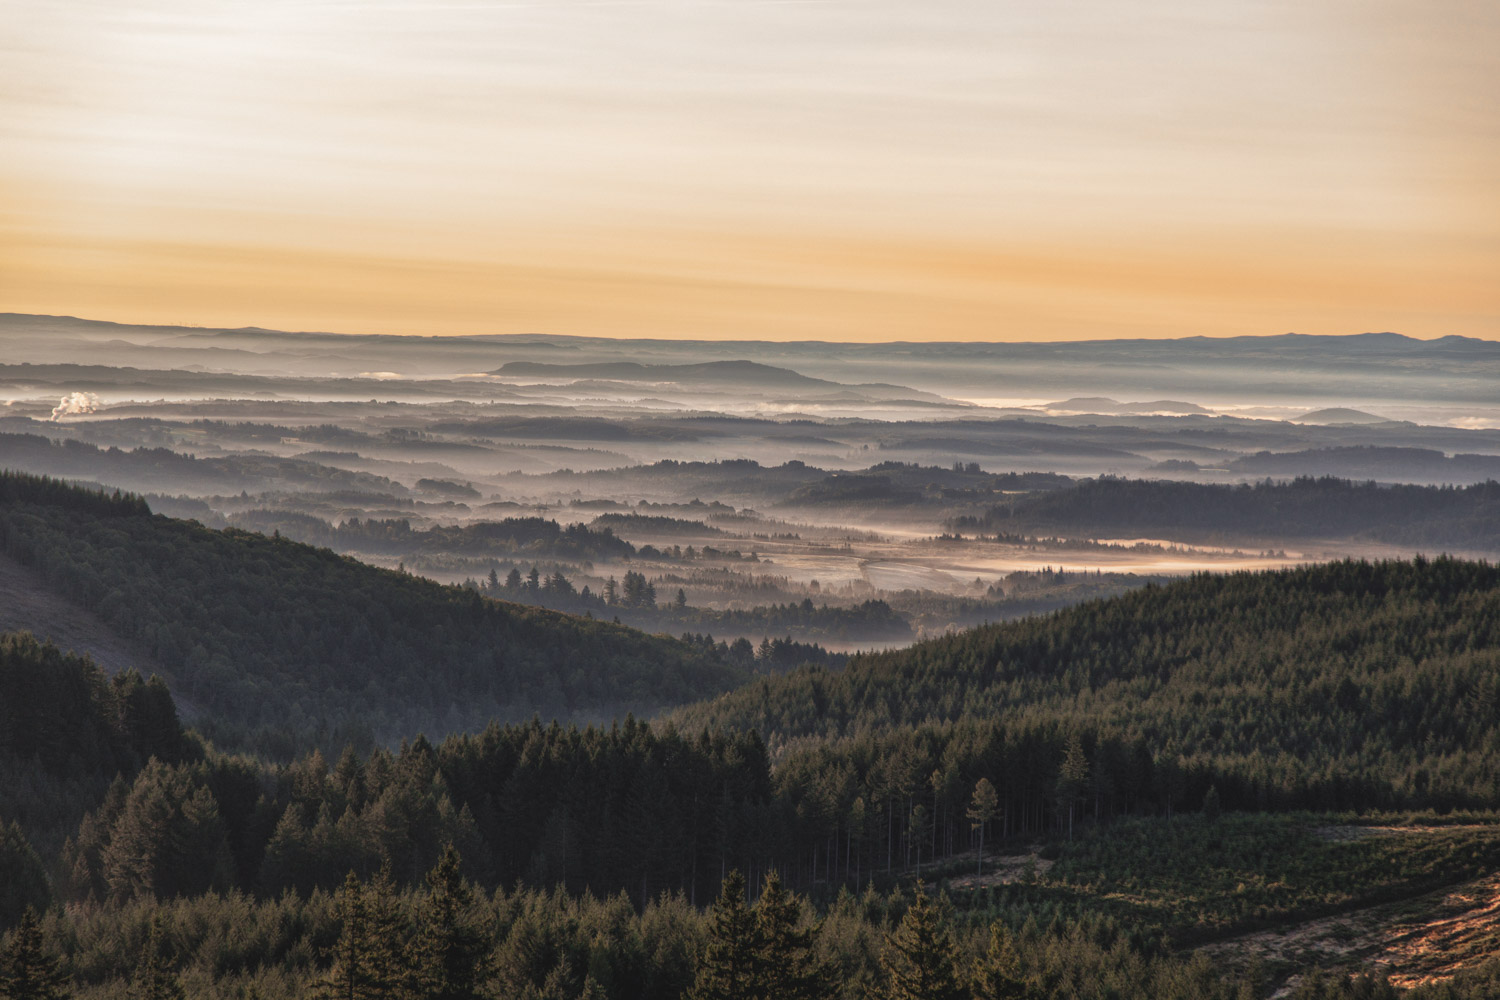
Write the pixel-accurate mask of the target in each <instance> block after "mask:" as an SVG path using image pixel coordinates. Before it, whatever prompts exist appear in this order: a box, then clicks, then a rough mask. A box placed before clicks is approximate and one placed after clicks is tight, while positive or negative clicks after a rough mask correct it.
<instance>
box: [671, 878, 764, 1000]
mask: <svg viewBox="0 0 1500 1000" xmlns="http://www.w3.org/2000/svg"><path fill="white" fill-rule="evenodd" d="M757 938H758V934H757V928H756V917H755V914H753V913H751V911H750V910H749V908H748V907H746V906H745V877H744V876H743V875H741V874H740V873H739V871H738V870H735V871H731V872H730V873H729V874H728V875H727V876H725V878H724V884H723V885H722V886H721V887H720V889H719V898H718V899H717V900H716V901H715V902H714V905H713V911H712V915H711V916H710V917H709V927H708V945H707V946H706V947H705V948H704V949H703V957H702V958H701V959H700V960H699V962H698V973H697V976H696V977H695V978H694V980H693V988H692V990H691V992H690V993H689V994H688V1000H755V998H756V992H755V980H756V978H757V975H756V974H757V972H758V968H759V965H760V961H759V958H760V955H759V952H760V948H759V947H758V944H759V942H758V940H757Z"/></svg>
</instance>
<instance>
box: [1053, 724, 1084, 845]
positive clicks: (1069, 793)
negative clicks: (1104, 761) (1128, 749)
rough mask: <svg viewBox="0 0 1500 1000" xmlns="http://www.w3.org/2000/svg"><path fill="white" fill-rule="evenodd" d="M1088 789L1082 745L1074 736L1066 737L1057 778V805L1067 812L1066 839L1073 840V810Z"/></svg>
mask: <svg viewBox="0 0 1500 1000" xmlns="http://www.w3.org/2000/svg"><path fill="white" fill-rule="evenodd" d="M1088 787H1089V762H1088V759H1087V758H1085V757H1084V756H1083V744H1082V743H1081V742H1079V739H1078V737H1077V736H1076V735H1074V736H1070V737H1068V749H1067V752H1066V753H1065V754H1064V755H1063V762H1062V772H1061V773H1060V774H1059V775H1058V777H1057V801H1058V805H1060V806H1063V807H1065V808H1066V809H1067V810H1068V839H1069V840H1072V839H1073V810H1074V809H1076V808H1077V807H1078V803H1079V802H1080V801H1082V800H1083V796H1084V793H1085V792H1086V791H1087V790H1088Z"/></svg>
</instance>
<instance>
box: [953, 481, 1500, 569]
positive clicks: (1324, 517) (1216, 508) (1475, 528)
mask: <svg viewBox="0 0 1500 1000" xmlns="http://www.w3.org/2000/svg"><path fill="white" fill-rule="evenodd" d="M953 527H954V528H956V529H957V530H959V531H968V532H974V531H979V532H997V531H998V532H1018V531H1019V532H1025V531H1033V532H1037V531H1042V532H1054V531H1061V532H1069V531H1074V532H1084V533H1088V534H1093V535H1096V536H1113V537H1127V538H1130V537H1138V536H1139V535H1142V534H1145V535H1149V536H1153V537H1167V538H1173V539H1184V540H1191V539H1206V538H1225V539H1239V538H1247V537H1249V538H1350V539H1365V540H1369V541H1378V542H1387V543H1390V544H1394V545H1410V546H1418V547H1430V548H1432V549H1436V550H1444V549H1448V550H1454V549H1460V550H1469V551H1482V552H1495V551H1500V483H1496V482H1494V481H1490V482H1486V483H1479V484H1477V485H1474V486H1466V487H1462V488H1453V487H1444V486H1406V485H1397V486H1383V485H1378V484H1376V483H1373V482H1366V483H1360V482H1351V481H1349V480H1346V479H1333V478H1328V477H1325V478H1321V479H1313V478H1306V477H1304V478H1299V479H1295V480H1292V481H1291V482H1281V483H1276V482H1272V481H1270V480H1266V481H1265V482H1261V483H1255V484H1253V485H1249V484H1242V485H1239V486H1218V485H1208V484H1204V483H1189V482H1172V481H1168V480H1149V479H1117V478H1114V477H1111V476H1104V477H1101V478H1099V479H1095V480H1091V481H1088V482H1083V483H1079V484H1078V485H1076V486H1073V487H1071V488H1069V489H1062V490H1049V491H1045V492H1043V491H1038V492H1035V493H1028V494H1023V495H1019V496H1016V497H1014V498H1011V499H1009V500H1008V501H1007V502H1005V503H1004V504H999V505H997V506H995V507H993V508H991V509H990V510H989V511H988V512H987V513H986V514H984V515H982V516H979V517H961V518H958V519H956V520H955V521H954V522H953Z"/></svg>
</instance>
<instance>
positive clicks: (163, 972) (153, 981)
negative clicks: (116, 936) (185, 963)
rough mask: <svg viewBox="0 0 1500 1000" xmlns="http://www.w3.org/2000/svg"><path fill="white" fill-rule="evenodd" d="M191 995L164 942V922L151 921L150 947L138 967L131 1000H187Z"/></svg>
mask: <svg viewBox="0 0 1500 1000" xmlns="http://www.w3.org/2000/svg"><path fill="white" fill-rule="evenodd" d="M186 998H187V994H186V992H184V990H183V988H182V983H181V981H180V980H178V978H177V972H176V971H175V970H174V969H173V968H172V961H171V958H170V957H169V956H168V955H167V947H166V942H165V941H164V940H163V932H162V924H161V920H160V918H158V919H156V920H153V921H151V930H150V932H149V933H147V935H146V944H145V946H144V947H143V948H142V949H141V957H140V960H139V961H138V962H137V963H136V967H135V978H134V979H133V980H132V982H131V984H130V1000H186Z"/></svg>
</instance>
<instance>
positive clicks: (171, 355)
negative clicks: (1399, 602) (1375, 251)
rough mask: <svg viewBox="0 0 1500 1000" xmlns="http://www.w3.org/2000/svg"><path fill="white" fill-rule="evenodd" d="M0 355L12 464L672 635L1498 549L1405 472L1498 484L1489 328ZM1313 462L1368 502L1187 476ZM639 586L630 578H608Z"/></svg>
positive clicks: (334, 341) (50, 337)
mask: <svg viewBox="0 0 1500 1000" xmlns="http://www.w3.org/2000/svg"><path fill="white" fill-rule="evenodd" d="M0 343H3V345H4V348H5V350H4V363H3V364H0V399H3V400H4V405H3V407H0V466H4V467H8V468H14V469H17V470H22V471H27V472H32V473H40V474H46V475H52V476H58V477H63V478H67V479H70V480H75V481H81V482H87V483H94V484H98V485H101V486H105V487H109V488H120V489H125V490H130V491H133V492H137V493H140V494H143V495H145V496H146V497H147V498H148V502H150V503H151V505H152V506H153V508H154V509H156V510H158V511H160V512H163V513H167V514H171V515H173V516H176V517H188V518H194V519H196V520H199V521H201V522H202V523H204V524H207V525H210V526H224V525H234V526H238V527H243V528H246V529H249V530H254V531H261V532H264V533H267V534H270V533H273V532H280V533H282V534H285V535H287V536H288V537H292V538H298V539H301V540H305V541H309V542H313V543H314V544H318V545H326V546H329V547H332V548H334V549H336V550H337V551H340V552H344V553H348V554H351V555H354V556H356V557H357V558H360V559H363V560H366V561H369V562H371V563H374V564H376V565H382V566H388V567H395V566H398V565H400V566H404V567H405V568H407V569H409V570H411V571H412V572H416V573H420V574H423V575H427V576H431V577H433V578H435V579H437V580H440V581H443V582H455V583H456V582H463V581H465V580H468V581H471V582H472V583H473V584H474V585H476V586H483V587H486V588H498V589H499V590H506V588H505V587H504V585H503V584H504V581H505V580H506V579H507V578H508V577H510V575H511V573H512V572H515V573H518V574H519V575H520V576H521V577H523V578H524V577H528V576H529V575H530V573H531V571H532V569H533V568H535V569H536V570H537V574H538V579H537V581H536V585H535V586H531V585H529V584H528V585H523V586H520V587H518V588H517V587H512V588H509V590H508V591H506V592H507V593H508V596H509V599H512V600H519V601H522V602H525V603H533V604H539V605H544V606H548V607H554V608H558V609H560V610H565V611H572V612H575V613H582V612H584V611H590V612H591V613H595V614H601V613H604V614H609V615H611V616H618V617H620V618H621V620H622V621H625V622H627V623H633V624H637V625H640V626H641V627H644V628H648V629H652V630H664V631H669V632H671V633H673V634H678V633H680V632H684V631H701V632H712V633H713V634H714V635H715V636H716V637H720V638H728V639H733V638H739V637H744V638H748V639H750V640H751V641H753V642H758V641H759V640H760V639H762V638H765V637H768V636H776V635H781V636H784V637H787V638H793V639H797V640H799V641H815V642H819V643H822V644H825V645H826V646H828V647H830V648H835V649H853V648H864V647H870V646H882V645H889V644H902V643H906V642H910V641H912V640H913V639H914V638H916V637H918V636H921V635H924V634H931V633H933V632H935V631H943V630H947V629H949V628H952V627H963V626H967V625H972V624H978V623H982V622H984V621H987V620H999V619H1003V618H1008V617H1014V616H1016V615H1019V614H1025V613H1029V612H1031V611H1035V610H1038V609H1041V608H1046V607H1056V606H1059V605H1060V604H1064V603H1068V602H1070V601H1074V600H1079V599H1083V598H1086V597H1090V596H1097V595H1098V594H1101V593H1117V592H1119V591H1121V590H1123V589H1128V588H1129V587H1131V586H1133V585H1138V584H1139V583H1142V582H1145V581H1146V580H1147V579H1151V578H1157V577H1162V576H1168V575H1175V574H1181V573H1184V572H1190V571H1194V570H1205V569H1233V568H1257V567H1260V568H1270V567H1275V566H1281V565H1285V564H1287V563H1289V562H1299V561H1307V560H1317V559H1323V558H1330V557H1336V556H1341V555H1350V554H1356V555H1357V554H1380V555H1385V554H1399V553H1405V552H1413V551H1455V552H1465V553H1469V554H1477V555H1488V554H1494V553H1495V552H1496V551H1497V549H1500V543H1497V539H1496V537H1495V533H1494V530H1493V527H1492V525H1493V523H1494V518H1493V515H1494V510H1493V504H1494V502H1493V500H1492V499H1487V498H1488V497H1489V494H1488V493H1483V492H1468V493H1463V494H1455V495H1452V496H1450V495H1447V494H1442V493H1438V492H1432V493H1430V494H1429V493H1427V492H1423V491H1422V490H1420V489H1417V490H1416V491H1415V492H1413V491H1412V489H1415V488H1416V487H1439V486H1470V485H1473V484H1482V483H1484V482H1487V481H1490V480H1493V479H1496V478H1500V400H1497V399H1496V398H1495V396H1494V393H1493V391H1492V390H1493V386H1494V385H1496V384H1500V345H1496V344H1493V343H1489V342H1483V341H1473V340H1465V339H1461V338H1445V339H1443V340H1438V341H1415V340H1410V339H1407V338H1404V337H1400V336H1396V335H1394V334H1370V335H1365V336H1359V337H1345V338H1332V337H1298V336H1291V335H1288V336H1284V337H1267V338H1241V339H1227V340H1207V339H1201V338H1199V339H1189V340H1179V341H1170V342H1161V341H1113V342H1108V343H1104V342H1100V343H1094V344H1077V343H1073V344H1068V343H1060V344H1024V343H1022V344H810V343H800V344H798V343H791V344H780V343H758V342H757V343H750V342H711V341H687V342H683V341H675V342H674V341H650V340H635V341H619V340H603V339H590V338H579V337H556V336H542V335H526V336H476V337H430V338H410V337H386V336H343V335H331V334H316V333H287V332H280V331H271V330H255V329H249V330H207V329H195V328H183V327H133V326H125V325H119V324H113V323H99V322H91V321H85V320H77V319H69V318H64V317H39V316H19V315H7V316H3V317H0ZM1321 477H1334V478H1337V479H1339V480H1344V481H1347V483H1346V485H1345V486H1344V487H1337V486H1327V487H1325V488H1324V490H1325V492H1327V491H1329V490H1332V491H1334V492H1335V493H1336V492H1337V490H1338V489H1353V490H1356V492H1355V493H1352V494H1350V496H1357V497H1358V499H1359V503H1358V504H1357V505H1356V507H1357V510H1356V507H1349V508H1346V506H1345V505H1344V504H1343V503H1342V501H1340V500H1339V499H1338V497H1336V496H1333V495H1332V494H1330V495H1329V496H1326V497H1321V498H1314V499H1313V500H1311V501H1310V503H1311V504H1312V507H1310V508H1307V509H1299V510H1297V511H1294V510H1292V509H1290V508H1286V507H1285V506H1284V504H1283V500H1282V498H1283V494H1282V493H1277V492H1274V491H1271V492H1264V491H1259V492H1254V493H1251V494H1246V495H1240V494H1233V495H1232V497H1231V499H1233V502H1232V503H1229V502H1227V500H1226V501H1225V502H1220V501H1218V500H1216V499H1213V498H1217V497H1219V496H1220V494H1218V493H1214V492H1212V491H1209V492H1202V489H1201V488H1200V487H1209V486H1216V487H1230V486H1235V485H1237V484H1244V483H1267V482H1269V483H1285V482H1289V481H1291V480H1294V479H1299V478H1313V479H1316V478H1321ZM1127 480H1128V481H1129V482H1130V483H1134V484H1135V485H1134V486H1132V487H1130V490H1129V497H1130V500H1129V502H1126V503H1121V504H1116V503H1115V502H1114V501H1112V500H1110V499H1109V498H1108V497H1109V494H1110V491H1116V492H1118V491H1119V490H1121V489H1122V488H1124V486H1125V485H1128V484H1126V483H1125V481H1127ZM1174 483H1176V484H1180V485H1179V486H1176V487H1173V486H1172V484H1174ZM1364 483H1376V484H1379V487H1377V488H1373V489H1372V488H1364V487H1357V484H1364ZM1192 484H1200V487H1194V486H1193V485H1192ZM1397 484H1407V485H1408V486H1409V487H1411V488H1412V489H1407V490H1406V491H1405V492H1400V491H1396V492H1392V491H1389V490H1387V489H1385V488H1384V487H1388V486H1392V485H1397ZM1195 488H1197V489H1199V492H1197V493H1193V492H1192V490H1193V489H1195ZM1227 496H1229V495H1226V497H1227ZM1285 496H1287V497H1292V496H1295V497H1298V498H1303V499H1304V500H1305V499H1306V498H1307V497H1308V496H1309V493H1308V491H1307V490H1305V489H1304V490H1301V491H1299V492H1293V493H1286V494H1285ZM1455 497H1457V498H1458V499H1455ZM1210 500H1213V502H1209V501H1210ZM1312 511H1315V512H1316V513H1317V515H1318V517H1317V518H1316V519H1314V520H1309V516H1310V512H1312ZM492 574H493V579H491V575H492ZM627 575H631V578H632V579H633V578H634V577H635V576H637V575H638V576H640V577H641V579H642V580H643V581H644V582H645V584H649V586H650V595H649V599H648V597H647V596H646V592H645V591H644V590H643V591H642V593H641V595H637V596H635V597H632V599H631V600H630V601H629V602H625V601H623V600H622V599H621V597H620V595H621V594H622V593H623V581H624V580H625V579H626V577H627ZM585 595H586V596H585ZM871 602H879V607H878V608H876V606H875V605H874V604H872V603H871ZM788 608H796V609H798V610H797V613H795V614H792V613H790V612H788V611H787V610H786V609H788ZM778 609H779V610H778ZM872 609H874V610H872Z"/></svg>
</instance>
